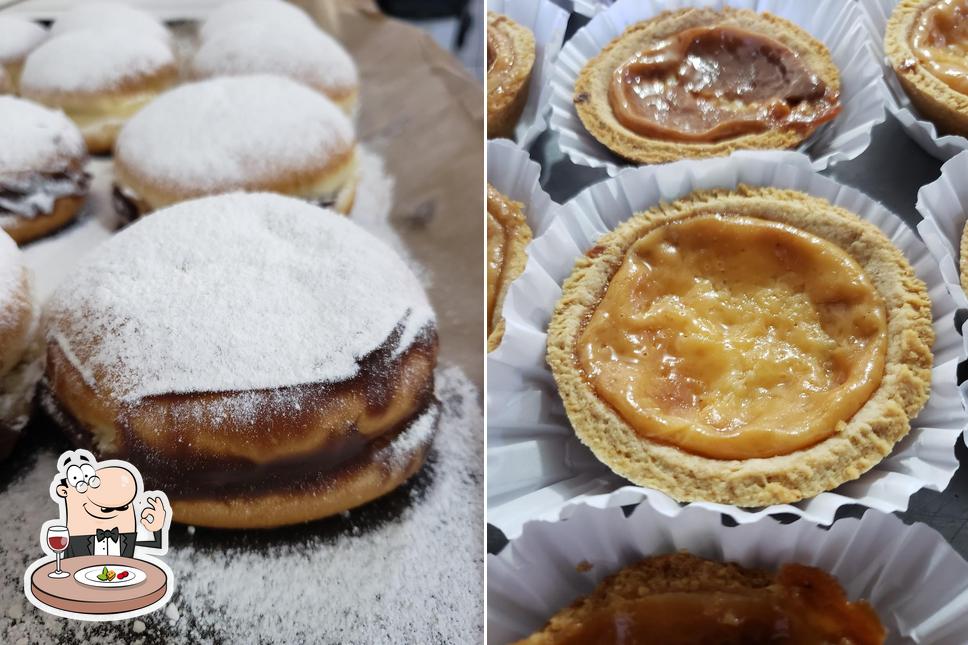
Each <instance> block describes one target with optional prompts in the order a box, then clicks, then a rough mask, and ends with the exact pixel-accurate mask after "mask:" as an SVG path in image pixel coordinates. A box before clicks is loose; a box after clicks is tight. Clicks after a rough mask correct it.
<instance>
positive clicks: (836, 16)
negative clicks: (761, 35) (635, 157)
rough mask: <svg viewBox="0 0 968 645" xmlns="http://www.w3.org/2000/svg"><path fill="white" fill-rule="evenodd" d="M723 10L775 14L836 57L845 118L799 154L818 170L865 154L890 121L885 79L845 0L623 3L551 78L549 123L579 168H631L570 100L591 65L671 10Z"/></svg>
mask: <svg viewBox="0 0 968 645" xmlns="http://www.w3.org/2000/svg"><path fill="white" fill-rule="evenodd" d="M724 6H730V7H735V8H743V9H751V10H753V11H757V12H763V11H769V12H771V13H773V14H775V15H778V16H780V17H782V18H786V19H787V20H789V21H791V22H793V23H796V24H797V25H799V26H801V27H802V28H803V29H805V30H806V31H807V32H809V33H810V34H811V35H813V36H814V37H815V38H817V39H818V40H820V41H821V42H823V43H824V44H825V45H826V46H827V48H828V49H829V50H830V54H831V56H832V57H833V60H834V62H835V63H836V65H837V67H838V69H839V70H840V75H841V102H842V104H843V112H842V113H841V114H840V115H839V116H838V117H837V118H836V119H835V120H834V121H833V122H831V123H829V124H827V125H825V126H822V127H821V128H820V129H819V130H818V131H817V132H816V133H815V134H814V135H813V136H811V137H810V139H808V140H807V141H806V142H805V143H804V144H803V145H802V146H800V148H799V149H800V150H801V151H803V152H806V153H808V154H809V155H810V156H811V158H812V159H813V166H814V168H815V169H817V170H823V169H824V168H827V167H828V166H830V165H832V164H834V163H838V162H840V161H845V160H849V159H854V158H855V157H857V156H859V155H860V154H861V153H862V152H863V151H864V150H866V149H867V147H868V145H870V141H871V129H872V128H873V127H874V126H875V125H877V124H878V123H881V122H882V121H883V120H884V105H883V103H884V95H885V93H886V90H884V89H882V86H883V85H884V77H883V75H882V73H881V70H880V67H879V65H878V61H877V59H876V57H875V53H874V52H875V50H874V49H873V47H872V45H871V40H872V38H871V31H870V29H869V27H868V22H867V20H865V16H864V12H863V11H862V10H861V9H860V8H859V7H858V6H856V5H855V4H854V3H853V2H843V0H818V1H816V2H803V1H802V0H619V1H618V2H616V3H615V4H613V5H612V6H611V7H609V8H608V9H605V10H604V11H602V12H601V13H599V14H598V15H596V16H595V17H594V18H592V20H591V22H589V23H588V24H587V25H585V27H583V28H582V29H580V30H579V31H578V32H577V33H575V35H574V36H573V37H572V38H571V39H570V40H569V41H568V42H567V43H566V44H565V46H564V48H562V50H561V53H560V54H559V55H558V60H557V61H556V62H555V66H554V71H553V73H552V75H551V88H552V94H551V119H550V121H549V126H550V128H551V129H552V130H554V131H555V132H557V134H558V145H559V147H560V148H561V150H562V151H563V152H564V153H565V154H566V155H568V157H569V158H570V159H571V160H572V161H573V162H574V163H576V164H578V165H582V166H591V167H595V168H605V170H606V171H607V172H608V174H609V175H610V176H613V177H614V176H615V175H616V174H617V173H618V172H619V170H621V169H622V168H624V167H628V166H629V165H630V164H631V162H628V161H625V160H623V159H620V158H619V157H618V156H616V155H614V154H613V153H612V152H611V151H610V150H608V148H606V147H605V146H604V145H602V144H601V143H599V142H598V141H597V140H596V139H595V138H594V137H593V136H592V135H591V134H589V133H588V131H587V130H586V129H585V126H584V125H583V124H582V122H581V119H579V118H578V113H577V112H576V111H575V107H574V103H573V102H572V98H573V95H574V88H575V81H576V79H577V78H578V74H579V72H581V69H582V68H583V67H584V66H585V63H587V62H588V61H589V60H590V59H591V58H594V57H595V56H597V55H598V53H599V52H600V51H601V50H602V49H603V48H604V47H605V45H607V44H608V43H609V42H611V41H612V40H613V39H614V38H616V37H618V36H619V35H621V34H622V32H623V31H624V30H625V28H626V27H628V26H629V25H631V24H634V23H636V22H639V21H642V20H647V19H649V18H652V17H654V16H655V15H657V14H659V13H661V12H663V11H669V10H676V9H681V8H685V7H713V8H715V9H719V10H721V9H722V8H723V7H724Z"/></svg>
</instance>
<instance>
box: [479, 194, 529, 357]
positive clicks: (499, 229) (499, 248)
mask: <svg viewBox="0 0 968 645" xmlns="http://www.w3.org/2000/svg"><path fill="white" fill-rule="evenodd" d="M523 208H524V204H522V203H520V202H516V201H513V200H511V199H508V198H507V197H506V196H505V195H502V194H501V193H499V192H498V191H497V189H496V188H494V186H492V185H490V184H488V185H487V351H489V352H493V351H494V350H495V349H497V348H498V346H499V345H500V344H501V339H502V338H503V337H504V316H503V315H502V309H503V308H504V298H505V297H506V296H507V292H508V287H510V286H511V283H512V282H514V280H515V278H517V277H518V276H519V275H521V272H522V271H524V266H525V265H526V264H527V262H528V256H527V253H526V252H525V248H526V247H527V246H528V244H529V243H530V242H531V237H532V234H531V227H529V226H528V220H527V219H526V218H525V215H524V211H523V210H522V209H523Z"/></svg>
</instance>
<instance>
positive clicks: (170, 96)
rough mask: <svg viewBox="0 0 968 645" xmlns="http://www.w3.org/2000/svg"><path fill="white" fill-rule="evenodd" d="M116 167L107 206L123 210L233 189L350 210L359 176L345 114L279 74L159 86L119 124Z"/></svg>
mask: <svg viewBox="0 0 968 645" xmlns="http://www.w3.org/2000/svg"><path fill="white" fill-rule="evenodd" d="M114 165H115V167H114V169H115V178H116V182H117V185H116V190H115V204H116V206H117V207H118V209H119V211H120V212H121V213H122V214H123V215H126V216H128V217H135V216H137V215H143V214H145V213H149V212H151V211H153V210H156V209H159V208H163V207H165V206H168V205H170V204H174V203H175V202H179V201H183V200H185V199H190V198H192V197H200V196H203V195H214V194H218V193H224V192H229V191H232V190H246V191H270V192H275V193H282V194H285V195H290V196H293V197H299V198H301V199H305V200H307V201H311V202H314V203H316V204H319V205H323V206H328V207H332V208H334V209H335V210H338V211H340V212H341V213H348V212H349V211H350V208H351V206H352V204H353V197H354V194H355V190H356V183H357V175H358V170H357V154H356V138H355V133H354V129H353V124H352V122H351V121H350V120H349V118H348V117H347V116H346V115H345V114H344V113H343V112H342V111H341V110H340V109H339V108H338V107H337V106H336V105H335V104H334V103H333V102H331V101H330V100H329V99H327V98H326V97H325V96H322V95H321V94H319V93H318V92H314V91H313V90H311V89H309V88H308V87H306V86H304V85H301V84H299V83H296V82H295V81H291V80H289V79H287V78H283V77H277V76H238V77H226V78H216V79H211V80H207V81H200V82H197V83H189V84H186V85H182V86H180V87H178V88H176V89H174V90H171V91H170V92H167V93H165V94H164V95H162V96H160V97H158V98H157V99H156V100H155V101H153V102H152V103H151V105H149V106H148V107H146V108H145V109H144V110H142V111H141V112H139V113H138V114H137V115H136V116H135V117H134V118H133V119H131V121H129V122H128V124H127V125H125V127H124V129H123V130H122V131H121V134H120V135H119V136H118V143H117V146H116V148H115V153H114Z"/></svg>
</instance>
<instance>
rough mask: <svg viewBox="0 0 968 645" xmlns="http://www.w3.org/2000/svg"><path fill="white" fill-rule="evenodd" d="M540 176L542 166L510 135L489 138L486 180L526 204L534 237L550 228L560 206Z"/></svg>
mask: <svg viewBox="0 0 968 645" xmlns="http://www.w3.org/2000/svg"><path fill="white" fill-rule="evenodd" d="M540 179H541V166H540V165H538V163H537V162H535V161H532V160H531V157H530V156H529V155H528V152H527V151H526V150H524V149H522V148H521V147H519V146H518V145H515V143H514V142H513V141H509V140H507V139H491V140H490V141H488V142H487V183H489V184H491V185H492V186H494V187H495V188H496V189H497V190H498V191H499V192H500V193H501V194H503V195H505V196H507V197H510V198H511V199H513V200H514V201H516V202H521V203H522V204H524V215H525V217H526V218H527V220H528V226H530V227H531V232H532V233H533V234H534V237H535V238H537V237H538V236H540V235H541V234H542V233H544V232H545V231H546V230H547V229H548V226H549V225H550V224H551V221H552V220H553V219H554V217H555V214H556V213H557V211H558V209H560V208H561V205H560V204H558V203H557V202H555V201H553V200H552V199H551V197H550V196H549V195H548V193H546V192H545V191H544V189H543V188H542V187H541V183H540Z"/></svg>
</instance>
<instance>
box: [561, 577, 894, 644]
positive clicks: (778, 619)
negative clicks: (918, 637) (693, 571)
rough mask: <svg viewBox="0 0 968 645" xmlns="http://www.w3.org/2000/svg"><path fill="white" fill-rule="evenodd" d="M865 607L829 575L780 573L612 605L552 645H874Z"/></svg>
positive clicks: (879, 637) (880, 634)
mask: <svg viewBox="0 0 968 645" xmlns="http://www.w3.org/2000/svg"><path fill="white" fill-rule="evenodd" d="M884 637H885V632H884V628H883V627H882V626H881V624H880V621H879V620H878V618H877V615H876V614H875V613H874V610H873V609H872V608H871V607H870V605H868V604H867V603H865V602H856V603H851V602H850V601H848V599H847V597H846V596H845V595H844V591H843V589H842V588H841V587H840V585H839V584H838V583H837V581H836V580H835V579H834V578H833V577H831V576H830V575H829V574H827V573H825V572H823V571H821V570H819V569H816V568H814V567H807V566H803V565H796V564H789V565H785V566H784V567H783V568H781V569H780V571H779V573H778V574H777V578H776V582H775V583H774V584H772V585H770V586H769V587H764V588H759V589H739V590H735V591H703V590H699V591H694V592H670V593H660V594H653V595H648V596H644V597H642V598H639V599H636V600H626V601H622V602H619V603H613V604H612V605H611V606H610V607H608V608H602V609H599V610H597V611H595V612H594V613H592V615H591V616H589V617H588V618H587V619H586V620H583V621H582V622H581V623H580V624H579V625H577V626H576V627H573V628H571V629H570V630H569V631H568V632H567V633H564V634H561V636H560V637H559V638H556V640H555V643H556V644H557V645H654V644H656V643H662V644H663V645H706V644H708V643H716V644H717V645H761V644H762V645H766V644H775V643H784V644H785V645H822V644H830V645H834V644H836V645H880V644H882V643H883V642H884Z"/></svg>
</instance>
